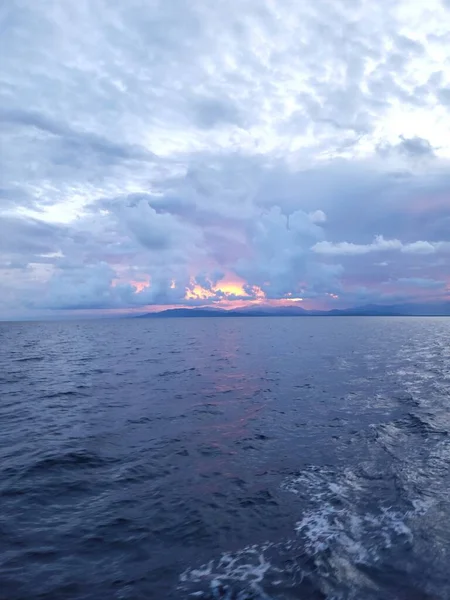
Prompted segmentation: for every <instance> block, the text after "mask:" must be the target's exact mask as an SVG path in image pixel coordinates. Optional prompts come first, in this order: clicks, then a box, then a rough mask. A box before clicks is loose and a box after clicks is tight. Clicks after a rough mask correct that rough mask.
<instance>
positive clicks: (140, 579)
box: [0, 318, 450, 600]
mask: <svg viewBox="0 0 450 600" xmlns="http://www.w3.org/2000/svg"><path fill="white" fill-rule="evenodd" d="M449 342H450V319H434V318H433V319H432V318H424V319H415V318H404V319H403V318H386V319H384V318H353V319H351V318H348V319H347V318H297V319H295V318H294V319H290V318H278V319H277V318H273V319H272V318H262V319H257V318H254V319H223V320H221V319H186V320H176V319H170V320H139V319H130V320H117V321H91V322H88V321H86V322H77V323H75V322H64V323H1V324H0V356H1V358H0V386H1V387H0V394H1V397H0V424H1V435H0V506H1V511H0V598H1V599H2V600H3V599H5V600H19V599H21V600H22V599H23V600H30V599H44V598H45V599H58V600H60V599H66V598H74V599H75V598H77V599H78V598H79V599H92V600H100V599H101V600H107V599H110V598H114V599H116V598H117V599H133V600H135V599H136V600H138V599H146V600H148V599H153V598H154V599H165V598H171V599H174V600H175V599H185V598H209V599H213V598H229V599H231V598H235V599H240V600H244V599H271V598H273V599H294V598H296V599H308V598H310V599H325V598H326V599H353V598H354V599H358V600H360V599H369V600H372V599H379V600H391V599H402V600H403V599H404V600H418V599H421V600H422V599H434V598H435V599H446V598H450V567H449V565H450V504H449V502H450V491H449V490H450V437H449V431H450V410H449V407H450V397H449V392H450V344H449Z"/></svg>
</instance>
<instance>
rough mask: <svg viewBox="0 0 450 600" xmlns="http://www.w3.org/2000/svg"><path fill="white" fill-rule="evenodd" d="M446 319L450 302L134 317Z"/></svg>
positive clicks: (178, 310) (195, 311)
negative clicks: (326, 309)
mask: <svg viewBox="0 0 450 600" xmlns="http://www.w3.org/2000/svg"><path fill="white" fill-rule="evenodd" d="M319 316H323V317H448V316H450V302H443V303H439V304H392V305H389V306H387V305H386V306H383V305H378V304H368V305H365V306H359V307H354V308H344V309H333V310H328V311H320V310H306V309H304V308H301V307H300V306H276V307H275V306H269V305H265V306H264V305H259V306H249V307H244V308H236V309H231V310H225V309H218V308H209V307H203V308H170V309H167V310H162V311H160V312H151V313H145V314H143V315H137V317H136V318H140V319H167V318H192V317H205V318H211V317H215V318H217V317H220V318H230V317H235V318H236V317H319Z"/></svg>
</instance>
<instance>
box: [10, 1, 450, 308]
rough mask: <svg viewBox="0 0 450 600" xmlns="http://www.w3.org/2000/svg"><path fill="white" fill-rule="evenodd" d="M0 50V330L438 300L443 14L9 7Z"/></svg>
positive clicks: (220, 4)
mask: <svg viewBox="0 0 450 600" xmlns="http://www.w3.org/2000/svg"><path fill="white" fill-rule="evenodd" d="M0 39H1V42H0V44H1V60H0V136H1V152H0V177H1V180H0V211H1V214H0V219H1V220H0V316H3V317H5V316H6V317H7V316H9V315H18V314H27V313H30V314H31V313H34V312H36V311H44V310H55V309H77V308H99V309H108V308H114V309H119V308H127V307H135V308H137V307H142V306H147V305H168V304H169V305H179V304H205V303H214V302H220V304H221V305H222V306H226V305H229V306H232V305H234V303H233V302H232V301H233V300H234V301H236V300H242V299H245V300H246V301H251V300H252V299H262V298H264V297H265V298H266V299H267V300H270V301H275V300H277V301H280V300H281V299H284V300H286V299H287V298H290V299H291V300H292V299H300V298H302V299H303V300H302V302H303V305H304V306H308V307H312V306H317V307H325V306H329V307H335V306H336V307H337V306H348V305H354V304H364V303H367V302H393V301H397V300H403V299H404V300H411V299H418V298H421V299H423V298H425V299H430V300H431V299H433V298H444V297H447V296H448V295H449V291H448V290H449V284H450V274H449V261H450V170H449V164H450V163H449V159H450V54H449V51H448V49H449V48H450V1H449V0H446V1H441V0H427V2H425V1H421V0H378V1H376V2H375V1H373V0H214V1H213V0H145V1H144V0H127V1H126V2H124V1H118V0H64V1H62V0H9V1H8V2H3V3H2V6H1V7H0ZM298 301H299V302H300V300H298Z"/></svg>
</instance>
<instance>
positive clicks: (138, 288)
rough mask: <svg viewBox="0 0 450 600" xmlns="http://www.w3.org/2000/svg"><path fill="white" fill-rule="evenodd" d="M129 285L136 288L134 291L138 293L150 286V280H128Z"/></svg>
mask: <svg viewBox="0 0 450 600" xmlns="http://www.w3.org/2000/svg"><path fill="white" fill-rule="evenodd" d="M130 285H132V286H133V287H134V289H135V290H136V291H135V292H134V293H135V294H139V293H140V292H142V291H143V290H145V289H146V288H148V287H150V281H130Z"/></svg>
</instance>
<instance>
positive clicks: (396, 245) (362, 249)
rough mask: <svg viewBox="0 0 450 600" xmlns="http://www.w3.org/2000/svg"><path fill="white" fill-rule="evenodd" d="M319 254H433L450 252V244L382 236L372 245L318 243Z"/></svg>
mask: <svg viewBox="0 0 450 600" xmlns="http://www.w3.org/2000/svg"><path fill="white" fill-rule="evenodd" d="M312 250H313V251H314V252H316V253H317V254H325V255H331V256H345V255H350V256H351V255H360V254H368V253H369V252H389V251H392V250H398V251H400V252H404V253H405V254H433V253H434V252H439V251H446V252H448V251H450V242H426V241H417V242H411V243H407V244H404V243H402V242H401V241H400V240H396V239H392V240H387V239H385V238H384V237H383V236H382V235H377V236H376V237H375V239H374V241H373V242H371V243H370V244H353V243H351V242H337V243H332V242H327V241H322V242H318V243H317V244H315V245H314V246H313V247H312Z"/></svg>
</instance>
